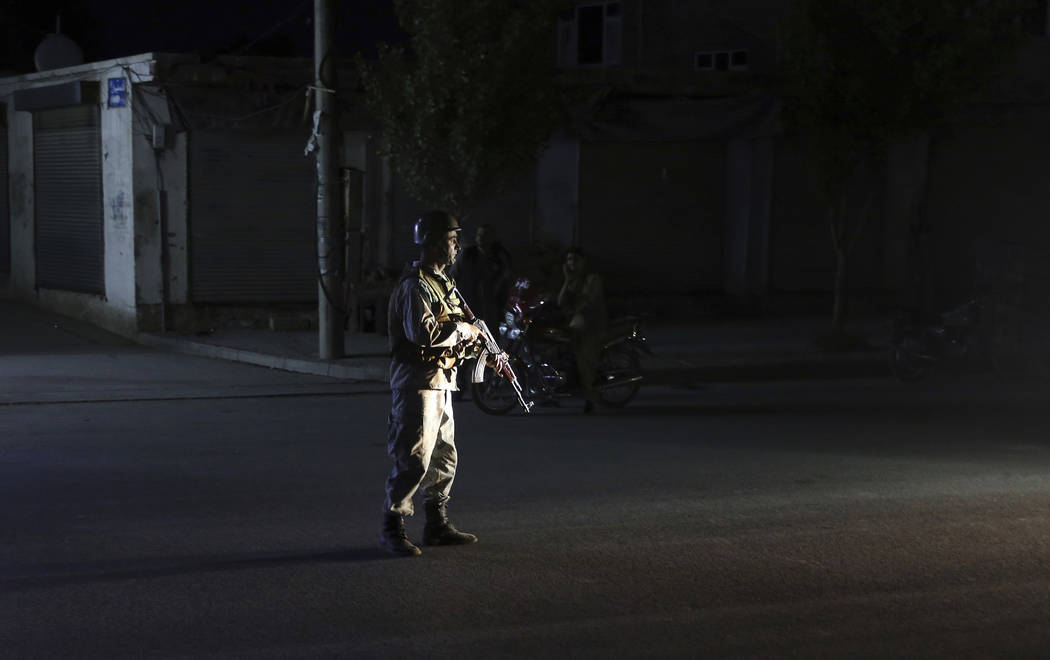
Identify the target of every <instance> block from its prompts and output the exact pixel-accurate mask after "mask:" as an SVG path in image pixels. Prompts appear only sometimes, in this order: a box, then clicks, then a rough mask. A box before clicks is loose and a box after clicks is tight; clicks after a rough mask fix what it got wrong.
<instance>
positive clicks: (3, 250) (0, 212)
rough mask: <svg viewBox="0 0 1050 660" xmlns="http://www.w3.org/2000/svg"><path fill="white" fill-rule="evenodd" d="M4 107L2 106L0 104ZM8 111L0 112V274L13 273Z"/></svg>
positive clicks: (0, 107)
mask: <svg viewBox="0 0 1050 660" xmlns="http://www.w3.org/2000/svg"><path fill="white" fill-rule="evenodd" d="M0 109H2V106H0ZM6 118H7V113H6V112H0V275H8V274H10V273H11V213H10V208H9V206H8V204H7V189H8V181H7V126H6V124H4V123H3V122H4V120H5V119H6Z"/></svg>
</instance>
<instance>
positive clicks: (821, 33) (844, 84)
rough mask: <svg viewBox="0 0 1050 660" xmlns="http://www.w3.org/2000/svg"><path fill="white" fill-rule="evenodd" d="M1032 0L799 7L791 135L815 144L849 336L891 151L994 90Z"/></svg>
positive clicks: (790, 46)
mask: <svg viewBox="0 0 1050 660" xmlns="http://www.w3.org/2000/svg"><path fill="white" fill-rule="evenodd" d="M1032 5H1033V3H1032V1H1031V0H922V1H921V2H916V1H915V0H797V2H796V4H795V5H794V7H793V10H792V11H791V12H790V13H789V15H788V17H787V19H786V21H785V25H784V28H785V42H784V46H785V50H786V55H787V57H786V65H787V66H786V68H787V73H788V80H789V85H788V89H789V91H788V94H787V96H788V98H787V104H786V109H785V118H786V123H787V125H788V126H789V128H790V129H792V130H793V131H794V132H796V133H800V134H803V135H804V136H805V141H806V144H807V145H808V147H809V149H810V151H811V153H810V157H811V158H812V162H813V163H814V165H815V167H816V170H817V172H816V173H817V175H818V177H819V180H820V183H821V188H822V192H823V193H824V195H825V198H826V202H827V204H828V224H829V227H830V229H831V236H832V242H833V246H834V249H835V255H836V273H835V302H834V310H833V315H832V317H833V318H832V323H833V325H834V327H835V328H836V329H837V330H841V329H842V326H843V323H844V297H845V279H846V270H847V269H846V264H847V261H848V256H849V254H850V252H851V250H852V248H853V247H854V245H855V244H856V243H857V241H858V239H859V238H860V236H861V234H862V232H863V229H864V227H865V224H866V222H867V220H868V219H869V217H870V216H871V214H872V212H873V203H874V198H875V195H876V190H877V186H878V184H879V181H878V180H877V178H876V177H873V176H872V175H873V173H875V172H878V171H879V170H880V164H879V161H880V159H881V155H882V153H883V148H884V147H885V145H886V144H887V143H888V142H890V141H891V140H893V139H895V138H899V137H904V136H908V135H914V134H923V133H925V134H929V133H930V132H931V131H932V130H933V129H934V128H935V127H937V126H939V125H941V124H942V123H944V122H946V121H947V120H949V119H950V118H952V117H953V116H955V115H957V114H958V111H959V110H960V109H961V108H963V107H965V105H966V104H967V103H969V102H971V101H973V100H975V99H976V98H978V97H979V96H980V94H981V93H982V92H984V91H986V90H987V88H988V85H989V83H990V82H991V81H992V79H993V78H994V77H995V76H996V74H998V73H999V72H1000V71H1001V70H1002V67H1003V66H1004V64H1005V63H1006V61H1007V59H1008V58H1010V57H1012V56H1013V54H1014V52H1015V51H1016V48H1017V46H1019V45H1020V43H1021V42H1022V40H1023V38H1024V36H1025V18H1026V12H1030V10H1031V8H1032Z"/></svg>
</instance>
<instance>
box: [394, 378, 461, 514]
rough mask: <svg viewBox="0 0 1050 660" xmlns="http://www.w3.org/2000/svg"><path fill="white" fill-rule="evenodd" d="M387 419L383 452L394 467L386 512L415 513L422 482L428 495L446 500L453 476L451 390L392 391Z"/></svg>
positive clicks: (453, 453) (454, 429)
mask: <svg viewBox="0 0 1050 660" xmlns="http://www.w3.org/2000/svg"><path fill="white" fill-rule="evenodd" d="M392 394H393V405H391V408H390V417H389V418H388V420H387V453H389V454H390V457H391V458H393V459H394V467H393V469H392V470H391V471H390V476H389V477H387V480H386V504H385V508H384V510H385V511H392V512H394V513H399V514H401V515H403V516H410V515H412V513H413V506H412V496H413V495H415V494H416V491H417V490H419V488H420V487H422V488H423V493H424V497H425V498H426V499H427V500H434V501H437V502H444V501H445V500H447V499H448V494H449V491H451V490H452V480H453V479H454V478H455V476H456V458H457V457H456V443H455V435H456V424H455V420H453V418H452V392H451V391H450V390H393V392H392Z"/></svg>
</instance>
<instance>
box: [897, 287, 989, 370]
mask: <svg viewBox="0 0 1050 660" xmlns="http://www.w3.org/2000/svg"><path fill="white" fill-rule="evenodd" d="M981 311H982V305H981V303H980V302H978V301H977V300H976V299H972V300H969V301H967V302H966V303H965V304H963V305H960V306H959V307H956V308H954V309H950V310H948V311H946V312H942V313H941V314H939V315H938V319H937V320H938V322H937V323H934V324H931V325H926V326H920V325H917V324H916V323H915V322H914V321H913V320H912V319H911V318H910V317H909V315H908V314H906V313H903V312H902V313H899V314H898V315H897V317H896V318H895V320H894V324H893V334H892V336H891V337H890V348H889V363H890V370H891V371H892V372H893V375H894V376H896V377H897V378H899V379H900V380H902V381H916V380H919V379H921V378H923V377H924V376H926V374H927V373H928V372H929V370H930V368H931V367H932V366H933V365H934V364H936V363H937V362H940V361H942V360H948V359H952V360H955V359H960V358H971V357H974V356H979V355H980V354H981V350H982V348H984V347H982V346H980V340H981V338H982V337H981V336H980V333H979V332H978V330H979V328H980V324H981V320H982V318H981V317H982V314H981Z"/></svg>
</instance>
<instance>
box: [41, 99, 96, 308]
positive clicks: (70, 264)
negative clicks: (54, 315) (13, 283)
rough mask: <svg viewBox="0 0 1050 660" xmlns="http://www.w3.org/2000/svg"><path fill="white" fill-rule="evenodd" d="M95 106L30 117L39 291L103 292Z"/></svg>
mask: <svg viewBox="0 0 1050 660" xmlns="http://www.w3.org/2000/svg"><path fill="white" fill-rule="evenodd" d="M100 152H101V148H100V144H99V116H98V107H97V106H94V105H79V106H73V107H69V108H58V109H54V110H39V111H37V112H35V113H33V154H34V157H33V167H34V182H35V183H34V191H35V208H36V223H35V225H36V281H37V286H38V287H48V288H54V289H64V290H67V291H82V292H85V293H96V294H100V295H101V294H105V274H104V264H103V242H102V241H103V238H102V158H101V155H100Z"/></svg>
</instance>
